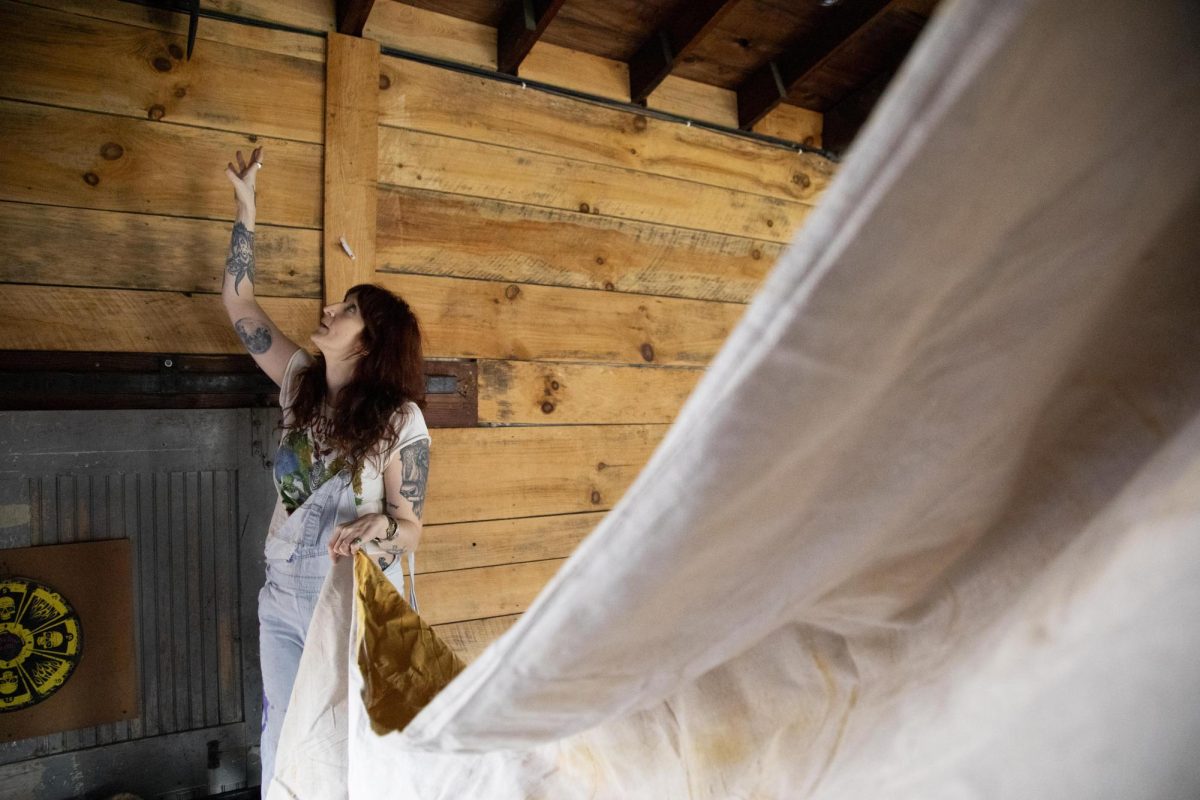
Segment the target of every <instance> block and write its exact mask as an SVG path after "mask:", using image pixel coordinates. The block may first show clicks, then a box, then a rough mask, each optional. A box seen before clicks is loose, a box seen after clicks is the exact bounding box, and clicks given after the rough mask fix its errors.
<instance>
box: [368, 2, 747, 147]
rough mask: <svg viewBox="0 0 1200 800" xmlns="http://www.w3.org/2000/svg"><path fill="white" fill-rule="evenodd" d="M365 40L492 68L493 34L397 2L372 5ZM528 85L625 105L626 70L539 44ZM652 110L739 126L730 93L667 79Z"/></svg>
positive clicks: (525, 70) (524, 68) (527, 71)
mask: <svg viewBox="0 0 1200 800" xmlns="http://www.w3.org/2000/svg"><path fill="white" fill-rule="evenodd" d="M568 7H569V6H568ZM363 35H364V36H366V37H368V38H371V39H375V40H377V41H379V42H380V43H381V44H383V45H384V46H385V47H394V48H397V49H399V50H405V51H408V52H411V53H418V54H421V55H427V56H433V57H436V58H441V59H445V60H447V61H453V62H457V63H460V64H466V65H468V66H472V67H481V68H483V69H490V70H494V69H496V29H495V28H493V27H491V26H489V25H483V24H480V23H478V22H471V21H469V20H465V19H458V18H456V17H451V16H448V15H446V14H439V13H436V12H433V11H428V10H426V9H422V8H414V7H413V6H409V5H406V4H405V3H400V2H387V3H380V4H377V5H376V8H375V10H374V11H373V12H372V13H371V19H370V20H369V21H368V22H367V27H366V29H365V31H364V33H363ZM520 75H521V77H523V78H528V79H529V80H534V81H539V82H542V83H548V84H550V85H551V86H559V87H563V88H566V89H573V90H575V91H579V92H584V93H586V94H593V95H596V96H598V97H606V98H610V99H613V100H619V101H621V102H625V103H627V102H629V68H628V67H627V66H626V65H625V64H624V63H623V62H621V61H614V60H612V59H608V58H603V57H601V56H595V55H592V54H590V53H584V52H581V51H578V50H570V49H567V48H565V47H560V46H558V45H554V44H550V43H548V42H539V43H538V45H537V46H536V47H534V48H533V50H531V51H530V53H529V56H528V57H527V58H526V59H525V61H524V62H523V63H522V64H521V69H520ZM647 105H648V106H649V107H650V108H653V109H658V110H661V111H667V112H670V113H672V114H679V115H680V116H684V117H688V118H690V119H696V120H703V121H706V122H713V123H716V124H718V125H724V126H726V127H730V128H734V127H737V98H736V95H735V94H734V92H733V91H731V90H729V89H722V88H720V87H716V86H709V85H707V84H703V83H697V82H696V81H692V80H687V79H685V78H681V77H678V76H675V75H671V76H669V77H668V78H667V79H666V80H664V81H663V82H662V84H660V85H659V87H658V88H657V89H655V90H654V92H652V93H651V94H650V97H649V98H648V99H647Z"/></svg>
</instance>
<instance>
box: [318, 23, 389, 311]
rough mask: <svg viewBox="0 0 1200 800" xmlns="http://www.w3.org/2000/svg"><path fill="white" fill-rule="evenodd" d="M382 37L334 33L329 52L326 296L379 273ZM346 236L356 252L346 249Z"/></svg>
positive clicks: (334, 297)
mask: <svg viewBox="0 0 1200 800" xmlns="http://www.w3.org/2000/svg"><path fill="white" fill-rule="evenodd" d="M378 138H379V43H378V42H374V41H371V40H370V39H359V38H357V37H354V36H345V35H343V34H340V33H330V34H329V38H328V45H327V49H326V53H325V221H324V234H325V235H324V242H325V246H324V251H323V252H324V267H325V302H327V303H329V302H337V301H340V300H341V299H342V297H343V296H344V295H345V294H346V290H347V289H349V288H350V287H351V286H353V285H355V284H356V283H369V282H370V281H372V280H374V278H375V204H376V187H375V184H376V180H377V178H378V175H379V142H378ZM342 238H345V240H346V243H347V245H349V247H350V250H351V251H352V252H353V253H354V258H351V257H350V256H349V255H347V254H346V251H345V250H344V249H343V248H342V244H341V240H342Z"/></svg>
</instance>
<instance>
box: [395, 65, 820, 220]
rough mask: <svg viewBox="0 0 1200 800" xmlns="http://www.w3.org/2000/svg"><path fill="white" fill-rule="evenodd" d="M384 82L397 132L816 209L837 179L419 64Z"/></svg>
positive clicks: (681, 131) (799, 162) (749, 148)
mask: <svg viewBox="0 0 1200 800" xmlns="http://www.w3.org/2000/svg"><path fill="white" fill-rule="evenodd" d="M382 74H383V80H382V85H383V86H385V87H387V88H385V89H384V90H383V91H382V92H381V93H380V122H381V124H384V125H388V126H392V127H399V128H407V129H410V130H416V131H422V132H425V133H433V134H439V135H443V136H452V137H455V138H459V139H470V140H472V141H477V142H484V143H488V144H497V145H503V146H505V147H512V148H517V149H521V150H533V151H536V152H540V153H546V154H549V155H555V156H562V157H564V158H571V159H576V160H579V161H586V162H589V163H595V164H605V165H609V166H615V167H626V168H629V169H633V170H637V171H639V172H648V173H651V174H654V175H665V176H668V177H674V178H682V179H685V180H690V181H696V182H698V183H706V184H709V185H712V186H722V187H725V188H727V189H734V190H737V191H742V192H750V193H754V194H764V195H768V196H772V197H781V198H787V199H792V200H804V201H810V202H811V201H812V200H813V199H814V198H816V197H817V196H818V195H819V194H820V192H821V191H822V190H824V188H825V186H826V184H827V183H828V180H829V177H830V175H831V165H830V163H829V162H828V161H827V160H826V159H823V158H820V157H818V156H814V155H811V154H801V153H796V152H794V151H791V150H785V149H783V148H781V147H775V146H771V145H766V144H760V143H758V142H754V141H751V140H748V139H744V138H738V137H734V136H728V135H725V134H721V133H716V132H714V131H709V130H704V129H701V128H688V127H684V126H681V125H679V124H678V123H676V122H669V121H664V120H661V119H656V118H654V117H648V116H646V115H643V114H635V113H632V112H629V111H621V110H617V109H614V108H606V107H604V106H599V105H595V104H591V103H583V102H580V101H578V100H573V99H570V98H566V97H561V96H556V95H553V94H548V93H546V92H541V91H537V90H531V89H522V88H521V87H520V86H514V85H511V84H507V83H502V82H499V81H495V80H490V79H488V78H481V77H478V76H474V75H467V74H463V73H457V72H451V71H449V70H445V69H439V68H436V67H431V66H428V65H425V64H419V63H416V62H413V61H405V60H403V59H398V58H391V57H387V58H384V59H383V60H382ZM447 98H454V100H453V102H448V101H447ZM466 108H469V109H470V111H471V113H469V114H464V113H462V109H466ZM818 119H819V115H818Z"/></svg>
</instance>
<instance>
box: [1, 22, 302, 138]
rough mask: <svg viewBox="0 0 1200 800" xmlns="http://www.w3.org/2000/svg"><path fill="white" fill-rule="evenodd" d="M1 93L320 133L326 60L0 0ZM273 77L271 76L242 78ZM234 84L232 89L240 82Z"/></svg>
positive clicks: (290, 134)
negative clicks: (200, 40) (0, 43)
mask: <svg viewBox="0 0 1200 800" xmlns="http://www.w3.org/2000/svg"><path fill="white" fill-rule="evenodd" d="M0 28H2V29H4V30H8V31H10V32H14V33H12V34H11V35H10V36H8V37H7V41H6V42H5V46H4V47H3V48H0V97H6V98H10V99H15V100H29V101H34V102H38V103H46V104H49V105H57V106H65V107H68V108H77V109H85V110H89V111H101V112H104V113H108V114H120V115H124V116H131V117H136V118H138V119H154V120H165V121H167V122H176V123H182V124H186V125H197V126H200V127H205V128H215V129H219V130H232V131H237V132H239V133H256V134H261V135H263V136H273V137H277V138H283V139H297V140H300V141H305V142H320V141H322V131H323V127H322V125H323V122H324V117H323V113H324V106H323V102H324V94H325V92H324V84H325V76H324V70H323V68H322V65H321V64H319V63H316V62H313V61H307V60H305V59H302V58H293V57H290V56H283V55H276V54H274V53H266V52H262V51H259V50H251V49H247V48H243V47H236V46H233V45H228V44H223V43H221V42H205V43H204V46H203V47H199V48H197V49H196V51H195V53H194V54H193V56H192V58H191V60H190V61H189V60H186V59H185V58H184V51H185V48H186V46H187V37H186V36H185V35H179V34H174V33H167V32H164V31H156V30H150V29H147V28H142V27H137V26H133V25H124V24H119V23H114V22H107V21H104V20H96V19H87V18H84V17H80V16H79V15H77V14H69V13H65V12H58V11H50V10H47V9H41V8H35V7H33V6H27V5H23V4H20V3H15V2H10V1H9V0H0ZM250 75H269V76H270V79H269V80H247V76H250ZM232 87H237V88H236V90H234V89H232Z"/></svg>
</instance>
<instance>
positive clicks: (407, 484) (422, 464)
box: [400, 440, 429, 519]
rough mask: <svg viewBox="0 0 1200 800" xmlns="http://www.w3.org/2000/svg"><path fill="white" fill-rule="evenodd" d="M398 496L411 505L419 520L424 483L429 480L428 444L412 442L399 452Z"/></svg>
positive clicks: (423, 503) (422, 507) (423, 496)
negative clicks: (399, 477)
mask: <svg viewBox="0 0 1200 800" xmlns="http://www.w3.org/2000/svg"><path fill="white" fill-rule="evenodd" d="M400 465H401V467H402V469H401V480H402V481H403V483H401V484H400V494H402V495H403V496H404V498H405V499H406V500H408V502H410V503H412V507H413V513H414V514H416V515H417V519H420V518H421V511H422V510H423V509H424V507H425V483H426V482H427V481H428V480H429V442H426V441H424V440H422V441H419V442H413V443H412V444H410V445H409V446H408V447H405V448H404V449H403V450H401V451H400Z"/></svg>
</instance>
